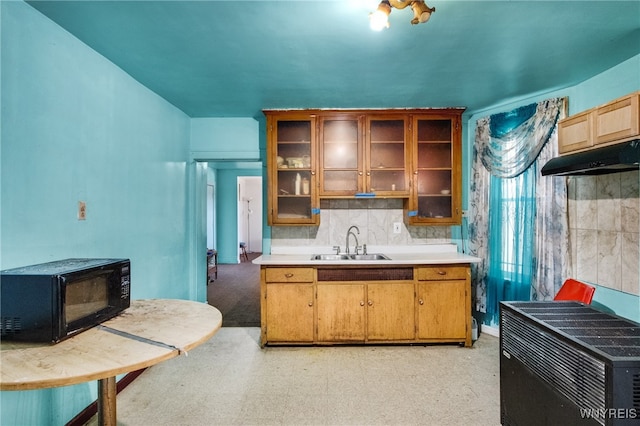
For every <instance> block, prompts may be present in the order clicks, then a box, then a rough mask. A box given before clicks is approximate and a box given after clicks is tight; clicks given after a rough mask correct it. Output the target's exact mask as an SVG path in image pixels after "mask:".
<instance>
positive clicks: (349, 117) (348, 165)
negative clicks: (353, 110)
mask: <svg viewBox="0 0 640 426" xmlns="http://www.w3.org/2000/svg"><path fill="white" fill-rule="evenodd" d="M319 121H320V124H319V127H320V129H319V140H320V144H319V145H320V154H319V170H320V196H353V195H354V194H355V193H357V192H359V191H361V188H362V187H363V185H364V179H363V173H362V168H363V154H364V143H363V140H364V137H363V134H364V131H363V121H364V118H363V117H362V116H360V115H357V114H355V115H354V114H332V115H328V116H324V117H320V119H319Z"/></svg>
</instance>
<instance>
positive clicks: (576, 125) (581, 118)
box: [558, 111, 593, 154]
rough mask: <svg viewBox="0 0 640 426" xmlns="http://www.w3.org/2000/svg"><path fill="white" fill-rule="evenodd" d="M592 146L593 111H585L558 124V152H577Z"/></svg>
mask: <svg viewBox="0 0 640 426" xmlns="http://www.w3.org/2000/svg"><path fill="white" fill-rule="evenodd" d="M592 145H593V111H585V112H583V113H580V114H576V115H573V116H571V117H567V118H564V119H562V120H560V121H559V122H558V152H559V153H560V154H564V153H566V152H571V151H577V150H580V149H584V148H589V147H590V146H592Z"/></svg>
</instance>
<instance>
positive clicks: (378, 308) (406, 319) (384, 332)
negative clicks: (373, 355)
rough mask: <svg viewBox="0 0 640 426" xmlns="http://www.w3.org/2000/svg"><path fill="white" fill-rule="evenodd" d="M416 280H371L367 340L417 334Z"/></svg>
mask: <svg viewBox="0 0 640 426" xmlns="http://www.w3.org/2000/svg"><path fill="white" fill-rule="evenodd" d="M414 305H415V290H414V285H413V282H408V283H407V282H392V281H386V282H383V283H368V284H367V340H369V341H374V340H412V339H414V338H415V328H416V327H415V315H414Z"/></svg>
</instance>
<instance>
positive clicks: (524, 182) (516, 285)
mask: <svg viewBox="0 0 640 426" xmlns="http://www.w3.org/2000/svg"><path fill="white" fill-rule="evenodd" d="M535 175H536V170H535V168H534V167H530V168H528V169H527V170H526V171H524V172H523V173H521V174H520V175H518V176H516V177H513V178H508V179H502V178H499V177H496V176H491V178H490V179H491V183H490V185H491V191H490V193H489V206H490V207H489V236H490V238H489V254H488V261H489V262H488V263H489V269H488V273H487V310H486V313H487V318H486V319H487V320H489V321H490V322H491V323H498V314H499V309H498V308H499V302H500V301H501V300H530V295H531V282H532V277H533V274H534V271H535V244H534V236H533V231H534V226H533V225H534V223H535V216H536V200H535V195H536V191H535V188H536V186H535Z"/></svg>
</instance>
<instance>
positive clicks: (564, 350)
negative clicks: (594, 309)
mask: <svg viewBox="0 0 640 426" xmlns="http://www.w3.org/2000/svg"><path fill="white" fill-rule="evenodd" d="M500 321H501V326H502V332H501V333H500V334H501V336H502V349H503V351H505V352H507V353H508V354H509V355H510V356H511V357H515V358H516V359H518V360H519V361H520V362H522V363H523V364H524V365H525V366H527V367H528V368H529V370H531V371H532V372H533V373H534V374H536V375H538V376H539V377H540V378H541V379H542V380H544V381H546V382H547V383H549V384H550V385H551V386H552V387H553V388H555V389H557V390H558V392H560V393H561V394H562V395H564V396H565V397H566V398H567V399H568V400H570V401H572V402H573V403H574V404H575V405H576V406H578V407H579V408H583V409H602V410H604V409H605V364H604V363H603V362H602V361H599V360H597V359H596V358H594V357H592V356H590V355H588V354H586V353H584V352H582V351H580V350H578V349H576V348H575V347H573V346H571V345H567V344H566V343H563V342H562V341H561V340H560V339H558V338H557V337H554V336H552V335H549V334H548V333H545V332H544V331H543V330H542V329H539V328H537V327H535V324H533V323H531V322H525V321H524V320H523V319H521V318H520V317H518V316H516V315H514V314H512V313H511V312H509V311H506V310H503V311H502V316H501V320H500ZM637 386H638V387H640V383H637ZM638 393H639V394H640V391H639V392H638ZM598 421H599V422H600V423H601V424H604V420H603V419H598Z"/></svg>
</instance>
